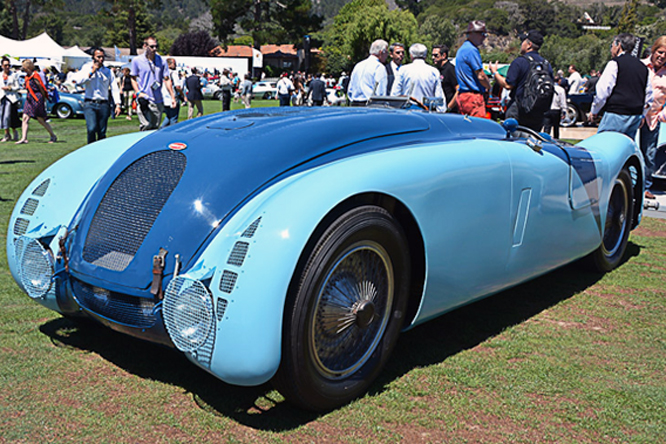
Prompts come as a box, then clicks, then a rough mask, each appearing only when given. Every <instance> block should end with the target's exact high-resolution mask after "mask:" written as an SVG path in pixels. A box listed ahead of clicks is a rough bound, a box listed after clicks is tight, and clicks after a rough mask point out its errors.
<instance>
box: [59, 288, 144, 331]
mask: <svg viewBox="0 0 666 444" xmlns="http://www.w3.org/2000/svg"><path fill="white" fill-rule="evenodd" d="M72 291H73V292H74V297H75V298H76V300H77V301H78V303H79V305H81V306H82V307H84V308H86V309H87V310H89V311H92V312H93V313H96V314H98V315H100V316H103V317H105V318H107V319H111V320H112V321H114V322H118V323H120V324H125V325H130V326H132V327H138V328H150V327H152V326H153V325H155V321H156V318H155V313H154V308H155V301H153V300H152V299H146V298H140V297H135V296H128V295H124V294H120V293H114V292H111V291H108V290H105V289H103V288H99V287H93V286H91V285H88V284H85V283H83V282H81V281H78V280H75V279H73V283H72Z"/></svg>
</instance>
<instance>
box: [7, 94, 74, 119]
mask: <svg viewBox="0 0 666 444" xmlns="http://www.w3.org/2000/svg"><path fill="white" fill-rule="evenodd" d="M26 94H27V91H25V90H24V91H22V92H21V99H20V104H19V109H18V111H19V113H22V112H23V104H24V103H25V98H26ZM58 95H59V98H58V101H57V102H56V103H52V102H50V101H47V102H46V113H47V114H54V115H55V116H57V117H58V118H60V119H69V118H70V117H74V116H83V92H74V93H67V92H59V93H58Z"/></svg>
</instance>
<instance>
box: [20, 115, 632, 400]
mask: <svg viewBox="0 0 666 444" xmlns="http://www.w3.org/2000/svg"><path fill="white" fill-rule="evenodd" d="M642 174H643V166H642V157H641V156H640V153H639V151H638V150H637V148H636V146H635V144H634V142H633V141H632V140H630V139H629V138H627V137H625V136H624V135H621V134H617V133H601V134H598V135H596V136H593V137H590V138H588V139H586V140H585V141H583V142H581V143H580V144H579V145H577V146H573V145H569V144H567V143H564V142H560V141H549V140H547V139H545V138H544V137H543V136H541V135H538V134H536V133H532V132H531V131H530V130H527V129H522V128H520V127H516V125H515V121H513V124H511V123H509V122H507V123H505V125H504V126H501V125H499V124H497V123H494V122H491V121H489V120H485V119H476V118H467V117H464V116H458V115H444V114H437V113H428V112H426V111H418V110H401V109H389V108H381V107H378V108H372V107H368V108H292V109H287V108H266V109H250V110H242V111H236V112H226V113H222V114H215V115H211V116H208V117H204V118H199V119H195V120H191V121H188V122H184V123H181V124H179V125H176V126H173V127H168V128H166V129H163V130H160V131H157V132H154V133H152V134H148V133H135V134H128V135H124V136H119V137H114V138H110V139H106V140H103V141H100V142H97V143H94V144H91V145H88V146H85V147H83V148H81V149H79V150H78V151H75V152H73V153H72V154H70V155H68V156H67V157H65V158H63V159H61V160H60V161H58V162H56V163H55V164H54V165H52V166H51V167H49V168H48V169H46V170H45V171H44V172H43V173H41V174H40V175H39V176H38V177H37V178H36V179H35V180H34V181H33V183H32V184H31V185H30V186H29V187H28V189H27V190H26V191H25V192H24V193H23V195H22V196H21V197H20V199H19V200H18V202H17V205H16V208H15V209H14V212H13V214H12V216H11V220H10V222H9V233H8V237H7V256H8V260H9V265H10V268H11V272H12V274H13V276H14V279H15V280H16V282H17V283H18V285H19V286H20V287H21V288H22V289H23V290H24V291H25V292H26V293H27V294H28V295H29V296H30V297H31V298H33V299H34V300H35V301H37V302H39V303H40V304H42V305H44V306H46V307H48V308H50V309H52V310H55V311H57V312H59V313H62V314H63V315H65V316H69V317H75V316H85V317H89V318H93V319H95V320H97V321H99V322H101V323H102V324H104V325H107V326H109V327H111V328H113V329H115V330H118V331H122V332H125V333H128V334H130V335H133V336H136V337H139V338H143V339H146V340H148V341H153V342H157V343H160V344H165V345H167V346H170V347H176V348H177V349H178V350H180V351H182V352H183V353H185V354H186V355H187V357H188V358H189V359H190V360H191V361H192V362H193V363H195V364H196V365H198V366H200V367H201V368H203V369H205V370H207V371H209V372H210V373H212V374H213V375H215V376H216V377H218V378H220V379H221V380H223V381H226V382H228V383H231V384H237V385H244V386H251V385H258V384H262V383H264V382H266V381H269V380H272V381H273V382H274V384H275V386H276V387H277V388H278V390H279V391H280V392H281V393H282V394H283V395H284V396H285V397H286V398H287V399H288V400H290V401H291V402H293V403H295V404H297V405H299V406H302V407H305V408H308V409H314V410H327V409H331V408H335V407H336V406H339V405H342V404H344V403H347V402H349V401H350V400H352V399H354V398H356V397H358V396H359V395H361V394H363V393H364V392H365V391H366V390H367V388H368V386H369V385H370V384H371V383H372V382H373V380H374V379H375V377H376V376H377V375H378V373H379V372H380V371H381V369H382V367H383V366H384V365H385V364H386V362H387V360H388V359H389V358H390V355H391V350H392V349H393V347H394V345H395V343H396V340H397V338H398V335H399V333H400V332H401V331H402V330H403V329H407V328H410V327H413V326H415V325H417V324H420V323H422V322H425V321H427V320H429V319H432V318H434V317H436V316H439V315H441V314H442V313H445V312H447V311H450V310H452V309H454V308H456V307H459V306H461V305H465V304H468V303H470V302H472V301H475V300H478V299H480V298H483V297H486V296H488V295H491V294H493V293H497V292H499V291H501V290H503V289H506V288H508V287H511V286H514V285H516V284H519V283H521V282H524V281H526V280H528V279H532V278H534V277H536V276H539V275H541V274H544V273H547V272H548V271H550V270H553V269H555V268H557V267H560V266H562V265H564V264H567V263H569V262H572V261H575V260H577V259H580V258H583V257H586V256H587V258H588V259H589V261H590V263H592V264H593V265H595V266H596V267H597V268H598V269H599V270H602V271H608V270H611V269H612V268H614V267H615V266H617V265H618V264H619V263H620V261H621V259H622V256H623V254H624V251H625V247H626V245H627V238H628V235H629V231H630V230H631V229H632V228H634V227H635V226H636V225H637V224H638V223H639V221H640V217H641V211H642V197H643V177H642Z"/></svg>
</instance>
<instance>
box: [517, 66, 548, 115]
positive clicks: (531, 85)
mask: <svg viewBox="0 0 666 444" xmlns="http://www.w3.org/2000/svg"><path fill="white" fill-rule="evenodd" d="M522 57H525V58H526V59H527V61H528V62H529V63H530V71H529V73H528V74H527V79H526V80H525V85H524V86H523V95H522V97H517V98H516V100H517V102H518V106H519V107H520V109H521V110H522V111H523V112H525V113H529V112H532V111H535V112H546V111H548V110H549V109H550V105H551V103H552V101H553V93H554V92H555V79H553V76H552V75H551V74H550V70H549V68H550V63H548V61H547V60H545V59H544V60H543V61H541V62H539V61H537V60H535V59H534V57H532V56H530V55H523V56H522Z"/></svg>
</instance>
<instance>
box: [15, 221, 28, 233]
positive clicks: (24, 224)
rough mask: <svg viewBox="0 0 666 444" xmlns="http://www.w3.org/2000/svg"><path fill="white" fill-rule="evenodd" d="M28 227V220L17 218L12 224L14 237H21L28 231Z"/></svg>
mask: <svg viewBox="0 0 666 444" xmlns="http://www.w3.org/2000/svg"><path fill="white" fill-rule="evenodd" d="M28 225H30V221H29V220H28V219H23V218H22V217H17V218H16V221H15V222H14V235H16V236H23V235H24V234H25V233H26V231H28Z"/></svg>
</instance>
